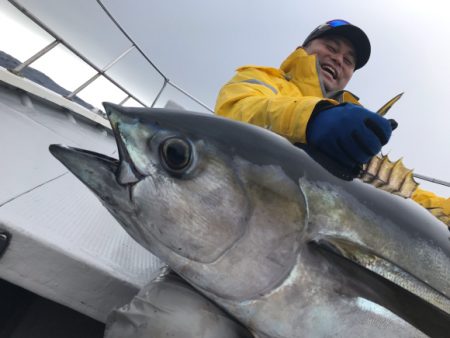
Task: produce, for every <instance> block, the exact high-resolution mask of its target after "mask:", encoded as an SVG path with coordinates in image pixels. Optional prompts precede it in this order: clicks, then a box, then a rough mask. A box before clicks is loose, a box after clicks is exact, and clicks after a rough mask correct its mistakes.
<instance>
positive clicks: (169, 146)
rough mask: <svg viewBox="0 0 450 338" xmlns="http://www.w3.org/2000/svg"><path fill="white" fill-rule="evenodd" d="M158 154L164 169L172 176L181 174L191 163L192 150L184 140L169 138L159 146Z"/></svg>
mask: <svg viewBox="0 0 450 338" xmlns="http://www.w3.org/2000/svg"><path fill="white" fill-rule="evenodd" d="M159 154H160V157H161V160H162V161H161V162H162V163H163V165H164V167H165V169H167V170H168V171H169V172H171V173H172V174H181V173H182V171H183V170H184V169H186V168H187V167H188V166H189V164H190V163H191V154H192V149H191V145H190V144H189V142H187V141H186V140H183V139H181V138H169V139H167V140H165V141H164V142H163V143H162V144H161V146H160V148H159Z"/></svg>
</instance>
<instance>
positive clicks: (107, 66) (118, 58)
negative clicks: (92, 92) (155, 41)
mask: <svg viewBox="0 0 450 338" xmlns="http://www.w3.org/2000/svg"><path fill="white" fill-rule="evenodd" d="M134 48H135V47H134V45H132V46H131V47H130V48H128V49H127V50H125V51H124V52H123V53H122V54H120V55H119V56H118V57H116V58H115V59H114V60H112V61H111V62H110V63H109V64H107V65H106V66H105V67H104V68H103V69H101V70H100V71H99V72H98V73H97V74H95V75H94V76H92V77H91V78H90V79H88V80H87V81H86V82H85V83H83V84H82V85H81V86H79V87H78V88H77V89H75V90H74V91H73V92H72V93H70V94H69V95H67V96H66V98H67V99H69V100H71V99H72V98H73V97H74V96H75V95H77V94H78V93H79V92H81V91H82V90H83V89H84V88H86V87H87V86H89V85H90V84H91V83H92V82H94V80H96V79H97V78H98V77H99V76H100V75H103V74H105V72H106V71H107V70H108V69H109V68H111V67H112V66H114V64H115V63H116V62H117V61H119V60H120V59H122V58H123V57H124V56H125V55H127V54H128V53H129V52H131V51H132V50H133V49H134Z"/></svg>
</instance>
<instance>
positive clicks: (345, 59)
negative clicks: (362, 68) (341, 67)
mask: <svg viewBox="0 0 450 338" xmlns="http://www.w3.org/2000/svg"><path fill="white" fill-rule="evenodd" d="M344 62H345V63H346V64H347V65H348V66H354V65H355V61H353V59H350V58H344Z"/></svg>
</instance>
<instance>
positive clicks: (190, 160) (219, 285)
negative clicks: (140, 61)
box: [50, 103, 450, 338]
mask: <svg viewBox="0 0 450 338" xmlns="http://www.w3.org/2000/svg"><path fill="white" fill-rule="evenodd" d="M105 110H106V113H107V115H108V118H109V120H110V123H111V126H112V130H113V132H114V135H115V138H116V141H117V145H118V151H119V159H118V160H117V159H113V158H110V157H107V156H104V155H101V154H96V153H93V152H90V151H86V150H81V149H76V148H69V147H66V146H60V145H52V146H50V151H51V152H52V154H53V155H54V156H55V157H56V158H58V159H59V160H60V161H61V162H62V163H63V164H64V165H65V166H66V167H67V168H68V169H69V170H70V171H71V172H72V173H73V174H75V175H76V176H77V177H78V178H79V179H80V180H81V181H82V182H83V183H84V184H85V185H86V186H87V187H88V188H89V189H91V190H92V192H93V193H94V194H96V195H97V197H98V198H99V199H100V200H101V202H102V203H103V205H104V206H105V207H106V208H107V209H108V210H109V212H110V213H111V214H112V215H113V216H114V217H115V218H116V219H117V220H118V222H119V223H120V224H121V225H122V227H123V228H124V229H125V230H126V231H127V232H128V233H129V234H130V235H131V236H132V237H133V238H134V239H135V240H136V241H137V242H138V243H140V244H141V245H142V246H143V247H145V248H146V249H148V250H149V251H151V252H152V253H153V254H155V255H156V256H158V257H159V258H161V259H162V260H163V261H164V262H166V263H167V264H168V266H169V267H170V268H171V269H173V270H174V271H175V272H176V273H177V274H178V275H179V276H181V277H182V279H183V280H184V281H185V282H187V283H188V284H190V285H191V286H192V287H193V288H194V289H195V290H196V292H198V293H199V294H201V295H203V296H205V297H207V298H208V299H210V300H211V301H212V302H213V303H214V304H216V305H217V306H218V307H220V308H221V309H223V310H224V311H225V312H226V313H227V314H228V315H229V316H230V318H233V320H235V321H236V322H238V323H240V324H242V325H243V326H244V327H246V328H247V329H248V330H249V331H250V332H252V334H253V335H254V336H255V337H270V338H275V337H276V338H280V337H285V338H287V337H324V336H342V337H350V336H351V337H355V336H359V337H380V336H382V335H384V336H387V337H422V336H424V335H430V336H435V337H439V336H448V332H450V299H449V296H450V282H449V278H448V276H449V275H450V242H449V232H448V230H447V228H446V226H445V225H443V224H442V223H441V222H439V221H438V220H437V219H435V218H434V217H433V216H432V215H431V214H429V213H428V212H427V211H426V210H424V209H422V208H421V207H420V206H418V205H416V204H415V203H414V202H412V201H411V200H407V199H403V198H401V197H399V196H394V195H392V194H390V193H387V192H385V191H381V190H379V189H376V188H374V187H373V186H371V185H367V184H364V183H362V182H360V181H358V180H353V181H345V180H341V179H339V178H337V177H335V176H334V175H332V174H331V173H330V172H329V171H328V170H327V169H326V168H323V167H322V166H321V165H319V164H318V163H317V162H316V161H314V160H313V159H312V158H311V157H310V156H308V154H307V153H305V152H304V151H303V150H301V149H299V148H297V147H295V146H293V145H292V144H290V143H289V142H288V141H287V140H285V139H284V138H282V137H281V136H278V135H275V134H274V133H272V132H270V131H268V130H265V129H263V128H259V127H256V126H252V125H249V124H244V123H240V122H235V121H231V120H228V119H224V118H220V117H217V116H212V115H206V114H199V113H193V112H183V111H173V110H167V109H150V108H124V107H120V106H117V105H114V104H108V103H107V104H105Z"/></svg>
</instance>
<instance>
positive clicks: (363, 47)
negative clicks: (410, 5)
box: [216, 20, 450, 226]
mask: <svg viewBox="0 0 450 338" xmlns="http://www.w3.org/2000/svg"><path fill="white" fill-rule="evenodd" d="M370 50H371V46H370V42H369V39H368V37H367V35H366V34H365V33H364V32H363V31H362V30H361V29H360V28H359V27H357V26H355V25H352V24H350V23H349V22H347V21H344V20H331V21H328V22H326V23H324V24H322V25H320V26H318V27H317V28H316V29H314V30H313V31H312V32H311V33H310V34H309V35H308V37H307V38H306V39H305V41H304V42H303V44H302V46H300V47H298V48H297V49H296V50H294V51H293V52H292V53H291V54H290V55H289V56H288V57H287V58H286V60H284V62H283V63H282V64H281V66H280V68H272V67H262V66H244V67H240V68H238V69H237V72H236V74H235V76H234V77H233V78H232V79H231V80H230V81H229V82H228V83H227V84H225V85H224V86H223V87H222V89H221V91H220V93H219V96H218V98H217V102H216V114H218V115H222V116H225V117H229V118H231V119H235V120H239V121H243V122H248V123H252V124H255V125H258V126H261V127H264V128H267V129H270V130H272V131H273V132H275V133H277V134H279V135H282V136H284V137H286V138H287V139H288V140H289V141H291V142H292V143H294V144H297V145H299V146H300V147H302V148H307V149H309V150H314V151H316V150H317V151H318V152H319V153H321V154H325V155H326V156H327V157H328V158H331V159H333V160H334V161H335V162H336V163H337V164H339V165H340V166H342V168H344V170H345V171H346V172H348V173H349V175H350V176H353V177H355V176H357V175H358V173H359V172H360V168H361V165H362V164H364V163H367V162H368V161H369V160H370V159H371V158H372V157H373V156H374V155H376V154H377V153H379V152H380V150H381V147H382V146H383V145H385V144H386V143H387V142H388V141H389V139H390V137H391V133H392V127H391V124H390V123H389V121H388V120H386V119H385V118H383V117H381V116H379V115H377V114H376V113H374V112H371V111H370V110H368V109H365V108H364V107H362V106H361V105H360V103H359V102H358V100H359V99H358V98H357V97H356V96H355V95H353V94H352V93H350V92H348V91H346V90H344V89H345V87H346V86H347V84H348V83H349V81H350V80H351V78H352V76H353V74H354V72H355V71H356V70H358V69H360V68H362V67H363V66H364V65H365V64H366V63H367V61H368V60H369V57H370ZM411 197H412V199H413V200H415V201H416V202H417V203H419V204H420V205H422V206H423V207H425V208H426V209H428V210H429V211H430V212H432V213H433V214H434V215H435V216H436V217H438V218H439V219H440V220H441V221H443V222H444V223H446V224H447V225H449V226H450V199H445V198H442V197H439V196H436V195H435V194H433V193H431V192H428V191H425V190H422V189H419V188H417V189H416V190H415V191H414V193H413V194H412V196H411Z"/></svg>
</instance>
